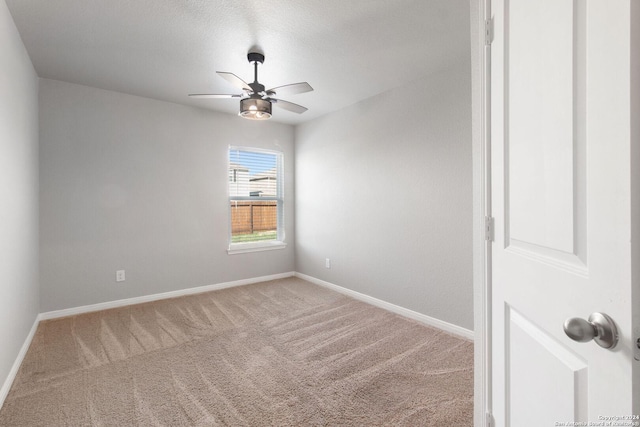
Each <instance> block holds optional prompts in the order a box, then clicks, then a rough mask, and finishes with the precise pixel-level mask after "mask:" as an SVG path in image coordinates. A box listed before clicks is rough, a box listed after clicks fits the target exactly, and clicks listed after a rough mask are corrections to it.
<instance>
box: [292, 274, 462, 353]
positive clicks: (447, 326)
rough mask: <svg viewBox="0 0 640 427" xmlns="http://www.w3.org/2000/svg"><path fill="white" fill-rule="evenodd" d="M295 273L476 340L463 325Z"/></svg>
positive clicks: (309, 280)
mask: <svg viewBox="0 0 640 427" xmlns="http://www.w3.org/2000/svg"><path fill="white" fill-rule="evenodd" d="M295 275H296V277H299V278H301V279H303V280H306V281H307V282H311V283H314V284H316V285H320V286H323V287H325V288H329V289H331V290H334V291H336V292H340V293H341V294H345V295H348V296H350V297H352V298H355V299H357V300H360V301H363V302H366V303H368V304H371V305H375V306H376V307H380V308H383V309H385V310H388V311H391V312H393V313H396V314H399V315H401V316H404V317H408V318H409V319H413V320H416V321H418V322H420V323H424V324H425V325H429V326H433V327H434V328H438V329H442V330H443V331H445V332H449V333H451V334H454V335H457V336H459V337H462V338H465V339H467V340H470V341H473V340H474V332H473V331H471V330H469V329H466V328H463V327H461V326H458V325H454V324H452V323H448V322H445V321H443V320H440V319H436V318H434V317H430V316H427V315H426V314H422V313H418V312H417V311H413V310H409V309H408V308H404V307H400V306H399V305H395V304H391V303H390V302H386V301H383V300H381V299H378V298H374V297H371V296H369V295H365V294H361V293H360V292H356V291H352V290H351V289H347V288H343V287H342V286H338V285H335V284H333V283H329V282H325V281H324V280H320V279H316V278H315V277H312V276H307V275H306V274H302V273H298V272H296V274H295Z"/></svg>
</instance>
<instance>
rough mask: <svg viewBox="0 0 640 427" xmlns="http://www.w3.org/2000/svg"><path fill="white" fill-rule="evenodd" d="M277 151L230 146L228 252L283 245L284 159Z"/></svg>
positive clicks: (278, 247)
mask: <svg viewBox="0 0 640 427" xmlns="http://www.w3.org/2000/svg"><path fill="white" fill-rule="evenodd" d="M282 157H283V156H282V153H281V152H278V151H269V150H261V149H257V148H240V147H229V212H230V215H229V217H230V224H229V250H228V252H229V254H235V253H243V252H254V251H262V250H269V249H283V248H284V247H285V246H286V244H285V243H284V221H283V217H284V215H283V212H284V206H283V205H284V203H283V194H282V193H283V191H282V190H283V176H284V174H283V159H282Z"/></svg>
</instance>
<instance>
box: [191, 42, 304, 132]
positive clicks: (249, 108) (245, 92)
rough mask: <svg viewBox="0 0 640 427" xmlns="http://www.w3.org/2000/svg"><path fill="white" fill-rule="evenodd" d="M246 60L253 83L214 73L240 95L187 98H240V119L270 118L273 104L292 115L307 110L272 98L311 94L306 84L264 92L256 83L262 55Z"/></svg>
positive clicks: (262, 59)
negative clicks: (252, 76)
mask: <svg viewBox="0 0 640 427" xmlns="http://www.w3.org/2000/svg"><path fill="white" fill-rule="evenodd" d="M247 59H248V60H249V62H250V63H253V70H254V79H253V83H247V82H245V81H244V80H242V79H241V78H240V77H238V76H236V75H235V74H233V73H227V72H224V71H216V73H217V74H218V75H219V76H220V77H222V78H223V79H225V80H226V81H228V82H229V83H231V84H232V85H234V86H236V87H238V88H240V89H242V94H239V95H226V94H215V93H192V94H189V96H191V97H193V98H213V99H220V98H222V99H224V98H240V113H239V115H240V117H243V118H245V119H250V120H267V119H269V118H271V105H272V104H275V105H277V106H278V107H280V108H284V109H285V110H288V111H291V112H293V113H298V114H302V113H304V112H305V111H307V109H306V108H305V107H303V106H302V105H298V104H294V103H293V102H288V101H283V100H282V99H277V98H274V97H273V96H274V95H276V94H285V95H286V94H289V95H294V94H296V93H305V92H311V91H312V90H313V88H312V87H311V85H309V83H307V82H301V83H293V84H288V85H284V86H277V87H274V88H272V89H267V90H265V88H264V85H262V84H260V83H259V82H258V63H260V64H262V63H264V55H263V54H261V53H258V52H249V54H248V55H247Z"/></svg>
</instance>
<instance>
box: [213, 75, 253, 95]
mask: <svg viewBox="0 0 640 427" xmlns="http://www.w3.org/2000/svg"><path fill="white" fill-rule="evenodd" d="M216 73H217V74H218V75H219V76H220V77H222V78H223V79H225V80H226V81H228V82H229V83H231V84H232V85H234V86H235V87H238V88H240V89H242V90H248V91H252V90H253V89H251V86H249V85H248V84H247V82H245V81H244V80H242V79H241V78H240V77H238V76H236V75H235V74H233V73H225V72H224V71H216Z"/></svg>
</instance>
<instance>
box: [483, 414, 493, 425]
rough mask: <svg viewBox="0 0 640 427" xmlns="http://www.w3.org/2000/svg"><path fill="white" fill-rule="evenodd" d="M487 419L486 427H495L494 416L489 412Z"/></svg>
mask: <svg viewBox="0 0 640 427" xmlns="http://www.w3.org/2000/svg"><path fill="white" fill-rule="evenodd" d="M485 415H486V419H485V421H486V422H485V423H484V424H485V426H486V427H493V416H492V415H491V412H487V413H486V414H485Z"/></svg>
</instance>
